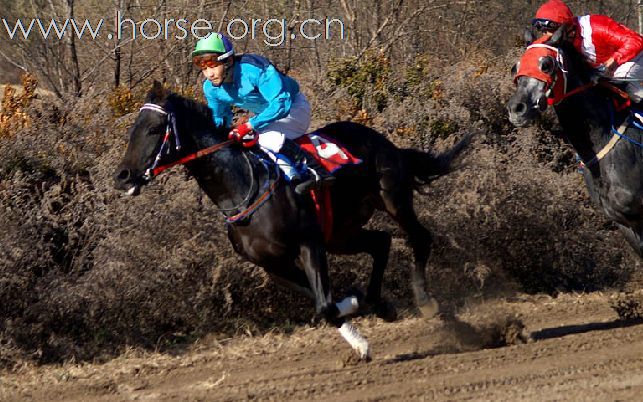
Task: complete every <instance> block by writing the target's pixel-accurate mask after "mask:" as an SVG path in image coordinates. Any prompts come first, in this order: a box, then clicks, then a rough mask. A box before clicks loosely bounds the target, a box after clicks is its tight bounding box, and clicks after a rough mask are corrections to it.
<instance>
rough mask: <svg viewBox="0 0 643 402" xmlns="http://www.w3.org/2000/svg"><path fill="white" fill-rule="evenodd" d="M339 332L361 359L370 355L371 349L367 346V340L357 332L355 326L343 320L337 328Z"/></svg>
mask: <svg viewBox="0 0 643 402" xmlns="http://www.w3.org/2000/svg"><path fill="white" fill-rule="evenodd" d="M339 333H340V334H341V335H342V337H343V338H344V339H346V341H347V342H348V343H349V344H350V345H351V347H352V348H353V349H355V351H356V352H357V353H358V354H359V357H360V358H361V359H366V358H370V357H371V350H370V348H369V346H368V341H367V340H366V338H364V337H363V336H362V334H360V333H359V331H358V330H357V328H355V327H354V326H353V325H351V324H350V323H348V322H345V323H343V324H342V326H341V327H340V328H339Z"/></svg>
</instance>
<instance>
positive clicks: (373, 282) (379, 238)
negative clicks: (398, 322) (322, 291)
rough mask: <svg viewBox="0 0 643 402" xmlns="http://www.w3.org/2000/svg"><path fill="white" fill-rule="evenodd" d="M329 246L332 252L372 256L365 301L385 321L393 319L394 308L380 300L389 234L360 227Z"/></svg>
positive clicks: (389, 244) (388, 248) (389, 241)
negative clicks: (355, 231)
mask: <svg viewBox="0 0 643 402" xmlns="http://www.w3.org/2000/svg"><path fill="white" fill-rule="evenodd" d="M331 248H332V249H331V252H332V253H334V254H350V255H352V254H358V253H368V254H370V256H371V257H372V258H373V269H372V271H371V276H370V279H369V282H368V289H367V292H366V298H365V302H366V303H367V304H369V305H371V306H372V308H373V309H374V311H375V314H376V315H377V316H378V317H380V318H382V319H384V320H386V321H395V319H396V316H397V313H396V312H395V308H394V307H393V306H392V305H390V304H389V303H387V302H385V301H383V300H382V281H383V279H384V270H385V269H386V265H387V264H388V256H389V252H390V250H391V235H390V234H389V233H388V232H383V231H381V230H365V229H360V230H359V231H358V232H357V233H354V232H350V235H349V236H346V237H345V238H343V239H342V240H341V241H336V240H335V241H333V243H332V245H331Z"/></svg>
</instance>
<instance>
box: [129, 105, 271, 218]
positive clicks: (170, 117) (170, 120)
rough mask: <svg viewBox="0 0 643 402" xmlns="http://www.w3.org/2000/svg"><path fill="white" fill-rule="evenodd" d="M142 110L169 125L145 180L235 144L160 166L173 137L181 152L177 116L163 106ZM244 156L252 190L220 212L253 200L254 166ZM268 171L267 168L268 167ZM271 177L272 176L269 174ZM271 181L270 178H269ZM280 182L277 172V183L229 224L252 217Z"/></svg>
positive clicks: (192, 154)
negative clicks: (155, 113) (158, 115)
mask: <svg viewBox="0 0 643 402" xmlns="http://www.w3.org/2000/svg"><path fill="white" fill-rule="evenodd" d="M142 110H151V111H154V112H157V113H161V114H162V115H165V116H167V125H166V129H165V136H164V137H163V143H162V144H161V147H160V148H159V152H158V153H157V155H156V158H154V163H153V164H152V166H151V167H150V168H148V169H146V170H145V173H144V175H143V178H144V179H145V180H147V181H150V180H152V179H153V178H154V177H156V176H158V175H159V174H160V173H161V172H163V171H165V170H167V169H169V168H171V167H173V166H176V165H184V164H186V163H188V162H190V161H193V160H195V159H198V158H201V157H203V156H206V155H209V154H212V153H214V152H217V151H219V150H221V149H223V148H225V147H226V146H228V145H231V144H233V143H234V141H232V140H226V141H223V142H222V143H219V144H215V145H212V146H210V147H207V148H204V149H201V150H198V151H196V152H193V153H191V154H188V155H185V156H183V157H182V158H179V159H177V160H176V161H173V162H169V163H166V164H164V165H161V166H158V164H159V162H160V160H161V158H162V157H163V153H164V152H166V153H168V154H169V152H170V148H169V145H168V144H169V142H170V138H171V137H172V135H174V142H175V144H176V150H177V151H179V150H180V149H181V143H180V140H179V132H178V130H177V128H176V115H175V114H174V113H173V112H171V111H167V110H165V109H164V108H163V107H162V106H159V105H157V104H155V103H145V104H144V105H143V106H142V107H141V108H140V109H139V111H142ZM243 156H244V157H245V159H246V162H247V164H248V170H249V172H250V181H251V183H250V188H249V189H248V194H246V196H245V197H244V199H243V201H241V202H240V203H239V204H237V205H236V206H234V207H232V208H219V209H218V210H219V212H229V211H235V210H239V209H241V206H242V205H243V204H245V203H246V202H248V201H249V200H250V198H251V195H252V189H253V188H254V182H255V181H254V170H253V169H252V164H251V163H250V159H249V158H248V156H247V155H246V154H245V153H243ZM264 166H265V164H264ZM266 170H267V167H266ZM277 171H279V168H277ZM269 176H270V174H269ZM268 179H270V177H269V178H268ZM278 182H279V172H277V178H276V179H275V181H274V182H273V183H272V184H271V185H270V186H269V187H268V189H267V190H266V191H265V192H264V193H263V194H262V195H261V196H259V197H258V198H257V200H255V202H253V203H252V204H250V205H248V207H247V208H245V209H243V210H241V211H240V212H239V213H237V214H235V215H233V216H226V222H227V223H234V222H238V221H241V220H242V219H243V218H246V217H250V216H251V215H252V214H253V213H254V212H255V211H256V210H257V209H258V208H259V207H260V206H261V205H263V203H264V202H266V201H267V200H268V199H269V198H270V196H272V194H273V193H274V191H275V189H276V187H277V183H278Z"/></svg>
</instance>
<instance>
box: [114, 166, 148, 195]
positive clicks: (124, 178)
mask: <svg viewBox="0 0 643 402" xmlns="http://www.w3.org/2000/svg"><path fill="white" fill-rule="evenodd" d="M143 184H144V180H143V179H142V177H141V176H140V175H135V174H133V172H132V170H131V169H128V168H124V167H122V168H120V169H118V171H117V172H116V174H115V175H114V188H115V189H116V190H121V191H125V192H126V193H127V195H131V196H134V195H139V194H140V192H141V186H142V185H143Z"/></svg>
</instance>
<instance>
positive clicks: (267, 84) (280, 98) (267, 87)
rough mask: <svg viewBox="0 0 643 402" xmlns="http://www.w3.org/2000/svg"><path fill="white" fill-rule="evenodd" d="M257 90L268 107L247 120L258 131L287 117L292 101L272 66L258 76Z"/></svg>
mask: <svg viewBox="0 0 643 402" xmlns="http://www.w3.org/2000/svg"><path fill="white" fill-rule="evenodd" d="M257 88H258V89H259V93H260V94H261V95H262V96H263V97H264V99H265V100H266V102H268V106H267V107H266V108H265V109H264V110H263V111H262V112H261V113H259V114H258V115H256V116H253V117H252V118H250V120H249V122H250V124H252V127H253V128H254V129H256V130H259V129H261V128H263V127H265V126H267V125H268V124H270V123H272V122H273V121H275V120H279V119H281V118H284V117H286V116H288V113H290V107H291V106H292V99H291V98H290V93H289V92H288V91H286V88H285V87H284V83H283V81H282V79H281V76H280V74H279V72H278V71H277V69H276V68H275V67H274V66H273V65H270V66H268V67H266V69H265V70H263V71H262V73H261V74H260V75H259V79H258V82H257Z"/></svg>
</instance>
